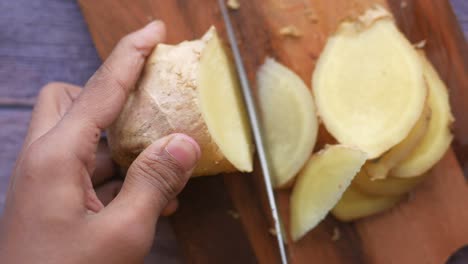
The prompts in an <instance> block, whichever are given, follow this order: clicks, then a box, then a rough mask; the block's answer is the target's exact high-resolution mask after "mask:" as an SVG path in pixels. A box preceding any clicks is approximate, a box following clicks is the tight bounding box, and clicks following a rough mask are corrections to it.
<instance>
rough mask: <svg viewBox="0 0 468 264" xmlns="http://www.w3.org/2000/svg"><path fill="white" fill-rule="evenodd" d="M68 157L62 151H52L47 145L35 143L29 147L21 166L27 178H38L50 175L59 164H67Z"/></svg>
mask: <svg viewBox="0 0 468 264" xmlns="http://www.w3.org/2000/svg"><path fill="white" fill-rule="evenodd" d="M67 160H68V155H66V154H65V153H63V152H62V151H59V150H56V151H50V149H49V148H48V147H47V146H46V144H42V142H34V143H33V144H31V145H30V146H29V147H28V151H26V152H25V154H24V157H23V159H22V161H21V165H20V166H19V167H20V168H21V169H22V171H23V173H22V174H24V176H25V177H27V178H36V177H39V176H40V175H44V174H45V175H49V174H50V173H51V172H53V171H54V168H55V167H57V164H66V163H67Z"/></svg>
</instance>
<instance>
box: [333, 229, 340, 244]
mask: <svg viewBox="0 0 468 264" xmlns="http://www.w3.org/2000/svg"><path fill="white" fill-rule="evenodd" d="M340 237H341V232H340V229H338V227H335V228H333V234H332V237H331V240H332V241H338V240H340Z"/></svg>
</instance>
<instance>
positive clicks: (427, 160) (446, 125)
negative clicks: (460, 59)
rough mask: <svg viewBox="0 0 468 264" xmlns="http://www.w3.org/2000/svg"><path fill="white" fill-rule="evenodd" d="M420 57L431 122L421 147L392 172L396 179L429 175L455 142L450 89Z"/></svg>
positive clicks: (428, 63)
mask: <svg viewBox="0 0 468 264" xmlns="http://www.w3.org/2000/svg"><path fill="white" fill-rule="evenodd" d="M420 58H421V60H422V63H423V69H424V77H425V78H426V82H427V85H428V86H429V97H428V103H429V107H430V108H431V110H432V115H431V121H430V122H429V127H428V130H427V132H426V134H425V135H424V137H423V138H422V140H421V142H420V143H419V145H418V146H417V147H416V148H415V149H413V151H412V152H411V153H410V155H409V156H408V157H407V158H406V159H405V160H404V161H402V162H401V163H400V164H399V165H398V166H396V167H395V168H394V169H393V170H392V171H391V173H390V174H391V175H392V176H394V177H400V178H408V177H416V176H419V175H421V174H423V173H425V172H427V171H428V170H429V169H430V168H432V166H434V165H435V164H436V163H437V162H438V161H439V160H440V159H441V158H442V156H443V155H444V154H445V152H446V151H447V149H448V148H449V147H450V143H451V142H452V139H453V135H452V132H451V126H452V123H453V121H454V118H453V116H452V113H451V111H450V102H449V97H448V92H447V88H446V87H445V84H444V83H443V82H442V80H441V79H440V77H439V75H438V74H437V72H436V70H435V69H434V68H433V66H432V64H431V63H430V62H429V61H428V60H427V59H426V57H425V56H424V55H420Z"/></svg>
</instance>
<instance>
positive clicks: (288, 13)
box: [79, 0, 468, 263]
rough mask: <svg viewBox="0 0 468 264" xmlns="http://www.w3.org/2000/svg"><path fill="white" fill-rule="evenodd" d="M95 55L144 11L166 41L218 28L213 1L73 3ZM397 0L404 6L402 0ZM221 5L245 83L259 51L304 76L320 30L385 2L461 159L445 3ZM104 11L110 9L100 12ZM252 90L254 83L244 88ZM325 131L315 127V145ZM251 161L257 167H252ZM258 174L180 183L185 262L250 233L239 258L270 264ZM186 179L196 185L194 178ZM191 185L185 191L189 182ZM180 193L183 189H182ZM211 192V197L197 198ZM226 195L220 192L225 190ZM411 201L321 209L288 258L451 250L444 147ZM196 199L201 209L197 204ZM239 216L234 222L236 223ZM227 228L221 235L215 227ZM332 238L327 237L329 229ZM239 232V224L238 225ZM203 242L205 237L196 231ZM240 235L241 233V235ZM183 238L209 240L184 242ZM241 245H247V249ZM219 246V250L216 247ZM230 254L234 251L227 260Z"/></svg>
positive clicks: (273, 254) (459, 102)
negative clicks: (432, 82)
mask: <svg viewBox="0 0 468 264" xmlns="http://www.w3.org/2000/svg"><path fill="white" fill-rule="evenodd" d="M79 2H80V4H81V7H82V10H83V14H84V16H85V18H86V20H87V22H88V25H89V28H90V32H91V34H92V36H93V39H94V41H95V44H96V47H97V49H98V52H99V54H100V56H101V58H103V59H104V58H106V57H107V55H108V54H109V52H110V51H111V49H112V47H113V46H114V45H115V43H116V42H117V41H118V39H119V38H121V37H122V36H123V35H125V34H126V33H128V32H130V31H131V30H134V29H136V28H139V27H141V26H143V25H144V24H145V23H146V22H147V21H148V20H149V19H152V18H158V19H162V20H164V21H165V22H166V23H167V24H168V26H169V36H168V42H169V43H177V42H179V41H182V40H185V39H191V38H194V37H198V36H200V35H201V34H202V33H203V31H204V30H206V29H207V28H208V26H209V25H210V24H214V25H216V26H217V27H218V29H219V30H220V32H221V35H222V36H224V26H223V23H222V21H221V19H220V14H219V10H218V8H217V5H216V1H214V0H203V1H195V0H187V1H163V0H152V1H150V0H141V1H130V0H119V1H111V0H102V1H99V4H98V3H97V2H96V1H92V0H80V1H79ZM402 2H404V3H405V4H402ZM240 3H241V8H240V9H239V10H236V11H231V12H230V14H231V20H232V22H233V24H234V27H235V30H236V34H237V37H238V40H239V42H240V49H241V52H242V54H243V60H244V63H245V66H246V69H247V72H248V77H249V79H250V81H251V83H252V84H254V83H255V72H256V70H257V68H258V67H259V65H260V64H262V63H263V61H264V59H265V57H266V56H273V57H275V58H276V59H277V60H279V61H280V62H281V63H283V64H285V65H287V66H288V67H290V68H291V69H293V70H294V71H295V72H297V73H298V74H299V75H300V76H301V78H302V79H303V80H304V81H305V82H306V83H307V84H310V79H311V74H312V72H313V69H314V67H315V63H316V60H317V59H318V56H319V55H320V52H321V50H322V48H323V46H324V44H325V42H326V39H327V37H328V36H329V35H330V34H331V33H332V32H333V31H334V30H335V28H336V26H337V25H338V23H339V22H340V21H341V20H342V19H345V18H348V17H353V16H356V15H358V14H359V13H360V12H362V10H364V9H366V8H368V7H370V6H372V5H374V4H376V3H379V4H382V5H384V6H386V7H388V8H389V9H390V10H391V11H392V12H393V13H394V14H395V18H396V20H397V22H398V25H399V27H400V28H401V30H402V31H403V32H404V33H405V34H406V35H407V36H408V38H409V39H410V40H411V41H413V42H417V41H420V40H422V39H426V40H427V46H426V47H425V50H426V52H427V53H428V55H429V58H430V59H431V61H432V62H433V63H434V64H435V66H436V68H437V70H438V71H439V73H440V74H441V76H442V78H443V79H444V81H445V82H446V84H447V85H448V87H449V89H450V98H451V101H452V104H453V108H454V114H455V117H456V118H457V122H456V125H455V128H454V133H455V135H456V141H455V144H454V150H455V153H456V157H457V158H458V159H459V161H460V162H461V164H462V165H463V166H465V165H466V164H467V159H468V156H466V153H468V148H467V147H466V146H467V145H468V119H467V118H468V117H467V116H466V115H464V113H465V112H466V111H467V110H468V109H467V107H468V106H467V105H466V103H464V102H468V92H467V91H468V90H466V87H467V84H468V83H467V79H466V78H467V74H466V73H467V72H466V71H467V63H468V61H467V46H466V42H465V40H464V38H463V34H462V33H461V31H460V29H459V28H458V26H457V24H456V20H455V18H454V15H453V12H452V10H451V8H450V6H449V4H448V3H447V2H445V1H437V0H414V1H409V0H408V1H400V0H388V1H384V0H352V1H349V0H328V1H313V0H289V1H288V0H242V1H240ZM110 9H112V12H107V10H110ZM288 25H294V26H296V27H297V28H299V30H300V31H301V32H302V33H303V36H302V37H301V38H287V37H284V36H281V35H280V34H279V33H278V32H279V29H280V28H281V27H283V26H288ZM254 93H255V91H254ZM329 140H330V137H329V136H327V134H326V132H325V131H323V130H321V131H320V144H319V145H322V144H323V143H325V142H328V141H329ZM257 168H258V166H257ZM258 173H259V172H258V171H256V172H255V173H253V175H250V176H249V175H227V176H224V181H223V182H221V181H219V180H216V181H215V180H213V178H211V177H209V178H201V179H197V180H195V181H196V183H194V182H195V181H194V182H192V183H190V184H189V189H188V190H186V191H184V193H183V194H182V196H181V203H182V207H181V210H180V212H179V213H178V214H176V215H175V216H174V218H173V220H172V223H173V224H174V228H175V230H176V234H177V236H178V238H179V243H180V244H181V245H182V248H183V249H184V253H185V256H186V258H187V260H189V261H190V262H193V263H219V262H226V261H228V262H229V261H231V260H232V259H234V257H233V256H236V255H237V256H238V255H239V254H240V253H239V252H237V253H236V251H238V250H240V248H239V247H236V246H235V245H236V244H239V243H241V244H242V245H245V244H246V243H247V242H246V241H247V239H248V241H250V249H245V248H244V249H242V250H246V252H247V253H243V254H245V256H243V257H245V259H242V261H240V262H243V263H244V262H246V263H250V262H255V260H254V259H253V254H255V257H256V261H258V262H260V263H276V262H277V261H278V257H277V256H278V255H277V251H276V248H275V243H274V237H273V236H271V235H270V234H269V233H268V229H269V227H270V226H271V222H270V217H269V213H268V210H267V206H266V200H265V195H264V191H263V186H262V181H261V177H259V176H260V175H259V174H258ZM195 185H196V186H195ZM190 188H194V189H190ZM187 193H189V194H187ZM220 193H221V196H220V197H219V198H218V199H220V201H219V203H216V204H212V203H209V202H206V204H204V203H205V200H203V199H204V198H203V197H198V196H204V195H207V196H208V197H210V198H209V199H208V200H211V199H216V198H215V197H217V196H216V195H220ZM226 193H229V197H230V199H229V198H228V197H227V196H225V194H226ZM277 195H278V202H279V204H280V211H281V214H282V216H283V220H284V222H285V223H284V224H285V225H286V227H287V226H288V210H289V209H288V197H289V193H288V191H282V192H277ZM410 197H411V199H409V200H408V201H406V202H404V203H401V204H400V205H398V206H397V207H396V208H394V209H392V210H391V211H389V212H387V213H384V214H380V215H377V216H374V217H371V218H368V219H364V220H361V221H356V222H355V223H348V224H346V223H339V222H338V221H336V220H335V219H333V218H332V217H328V218H327V219H326V220H325V221H324V222H323V223H321V224H320V225H319V226H318V227H317V228H316V229H314V230H313V231H312V232H310V233H309V234H308V235H307V236H306V237H305V238H304V239H302V240H301V241H299V242H298V243H289V244H288V252H289V256H290V259H291V262H292V263H310V262H311V261H312V260H313V261H314V262H316V263H421V262H422V263H440V262H442V261H444V260H446V259H447V258H448V256H449V255H450V254H451V253H453V251H454V250H456V249H457V248H460V247H461V246H463V245H464V244H467V243H468V229H467V227H466V223H467V222H468V215H467V213H466V210H464V208H465V207H466V201H467V198H468V189H467V185H466V182H465V180H464V178H463V173H462V171H461V169H460V165H459V163H458V162H457V160H456V159H455V155H454V152H452V151H449V152H448V153H447V155H446V156H445V158H444V159H443V160H442V161H441V162H440V163H439V164H438V165H437V166H436V167H435V168H434V170H433V172H432V175H431V177H429V178H428V180H427V181H426V182H425V183H424V184H423V185H421V186H420V187H418V189H417V190H416V191H415V192H414V193H413V194H412V195H411V196H410ZM232 205H234V206H235V208H236V210H237V212H238V213H239V215H240V221H238V222H233V221H232V219H231V220H230V219H226V216H225V215H223V213H222V211H223V209H222V208H224V209H228V208H231V206H232ZM200 206H206V207H207V208H205V209H204V210H197V209H196V208H200ZM240 223H242V225H243V228H240V226H239V224H240ZM227 228H232V229H234V230H237V231H236V232H235V233H236V234H235V235H234V234H232V233H230V232H229V230H228V231H223V232H228V233H227V234H230V235H231V237H229V239H228V238H227V237H222V236H219V234H218V233H219V232H221V231H220V230H226V229H227ZM336 228H338V229H339V230H340V233H341V237H340V239H339V240H338V241H332V239H331V237H332V233H333V230H334V229H336ZM242 230H243V231H242ZM203 237H204V238H205V239H207V240H210V241H208V242H206V241H204V240H201V239H202V238H203ZM246 238H247V239H246ZM193 244H197V245H200V244H210V245H217V247H216V248H213V247H211V246H198V247H194V246H193ZM250 250H252V251H253V254H251V252H250ZM220 252H222V253H220ZM236 261H239V259H236Z"/></svg>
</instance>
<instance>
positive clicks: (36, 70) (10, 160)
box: [0, 0, 468, 263]
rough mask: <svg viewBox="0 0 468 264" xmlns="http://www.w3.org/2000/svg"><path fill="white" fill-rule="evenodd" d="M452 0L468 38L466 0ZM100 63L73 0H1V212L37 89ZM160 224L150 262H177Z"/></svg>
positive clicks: (74, 79)
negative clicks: (157, 238)
mask: <svg viewBox="0 0 468 264" xmlns="http://www.w3.org/2000/svg"><path fill="white" fill-rule="evenodd" d="M451 2H452V5H453V8H454V11H455V13H456V14H457V16H458V19H459V22H460V24H461V25H462V28H463V30H464V33H465V38H468V1H467V0H451ZM99 64H100V60H99V58H98V56H97V53H96V51H95V49H94V46H93V44H92V41H91V39H90V36H89V33H88V30H87V28H86V25H85V23H84V21H83V18H82V16H81V13H80V11H79V8H78V6H77V4H76V2H75V1H63V0H39V1H28V0H15V1H11V0H0V128H1V129H0V215H1V212H2V208H3V204H4V198H5V191H6V188H7V185H8V179H9V175H10V173H11V169H12V166H13V164H14V161H15V159H16V155H17V154H18V151H19V149H20V147H21V144H22V141H23V138H24V135H25V133H26V130H27V125H28V122H29V117H30V112H31V109H32V106H33V104H34V101H35V97H36V95H37V93H38V91H39V89H40V88H41V87H42V86H43V85H45V84H46V83H48V82H50V81H65V82H70V83H74V84H77V85H83V84H84V83H85V82H86V80H87V79H88V78H89V77H90V76H91V74H92V73H93V72H94V71H95V70H96V69H97V67H98V66H99ZM160 225H161V226H160V227H159V228H158V230H159V232H160V235H159V237H160V239H159V240H157V242H156V246H155V249H154V250H153V251H152V252H153V253H152V256H151V261H148V262H152V261H153V260H159V261H162V262H163V263H179V259H178V257H177V256H178V254H177V249H176V248H174V246H173V245H172V244H171V243H172V242H170V241H172V238H173V236H172V234H171V232H170V230H169V228H168V225H167V222H166V221H162V222H161V223H160ZM156 252H157V253H156Z"/></svg>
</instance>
